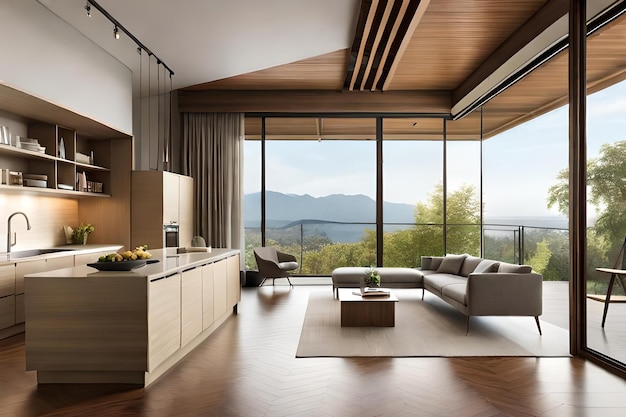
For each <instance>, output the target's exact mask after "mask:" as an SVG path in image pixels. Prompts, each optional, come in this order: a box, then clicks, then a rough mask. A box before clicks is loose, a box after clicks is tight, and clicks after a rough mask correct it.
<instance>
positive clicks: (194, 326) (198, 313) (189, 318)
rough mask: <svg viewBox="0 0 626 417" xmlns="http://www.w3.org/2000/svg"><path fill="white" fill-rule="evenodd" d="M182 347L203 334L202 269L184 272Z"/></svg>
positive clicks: (182, 287)
mask: <svg viewBox="0 0 626 417" xmlns="http://www.w3.org/2000/svg"><path fill="white" fill-rule="evenodd" d="M181 291H182V295H181V311H180V314H181V336H180V339H181V341H180V343H181V346H185V345H187V343H189V342H191V341H192V340H193V339H194V338H195V337H196V336H198V335H199V334H200V333H202V295H203V294H202V268H194V269H190V270H188V271H183V274H182V284H181Z"/></svg>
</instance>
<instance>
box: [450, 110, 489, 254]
mask: <svg viewBox="0 0 626 417" xmlns="http://www.w3.org/2000/svg"><path fill="white" fill-rule="evenodd" d="M480 130H481V111H480V110H476V111H474V112H472V113H470V114H468V115H467V116H465V117H463V118H462V119H459V120H450V121H447V122H446V149H445V154H446V160H445V162H446V177H445V180H446V181H445V193H446V206H445V207H446V239H445V245H446V252H447V253H455V254H458V253H467V254H469V255H473V256H480V253H481V250H480V242H481V236H480V234H481V231H480V226H481V225H480V222H481V214H480V211H481V207H480V202H481V192H482V190H481V169H482V166H481V164H482V160H481V131H480Z"/></svg>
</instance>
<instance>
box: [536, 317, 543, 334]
mask: <svg viewBox="0 0 626 417" xmlns="http://www.w3.org/2000/svg"><path fill="white" fill-rule="evenodd" d="M535 323H537V329H539V336H543V333H541V324H539V316H535Z"/></svg>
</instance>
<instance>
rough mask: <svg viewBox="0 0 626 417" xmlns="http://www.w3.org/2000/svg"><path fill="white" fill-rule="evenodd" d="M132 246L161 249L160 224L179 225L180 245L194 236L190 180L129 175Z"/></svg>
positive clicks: (150, 173) (164, 174)
mask: <svg viewBox="0 0 626 417" xmlns="http://www.w3.org/2000/svg"><path fill="white" fill-rule="evenodd" d="M131 218H132V222H131V227H132V232H131V238H132V245H133V247H135V246H139V245H144V244H147V245H148V247H149V248H151V249H155V248H162V247H163V246H164V241H163V240H164V239H163V225H168V224H174V225H178V226H179V246H189V245H190V244H191V238H192V237H193V236H192V234H193V179H192V178H191V177H186V176H183V175H178V174H174V173H171V172H164V171H133V173H132V216H131Z"/></svg>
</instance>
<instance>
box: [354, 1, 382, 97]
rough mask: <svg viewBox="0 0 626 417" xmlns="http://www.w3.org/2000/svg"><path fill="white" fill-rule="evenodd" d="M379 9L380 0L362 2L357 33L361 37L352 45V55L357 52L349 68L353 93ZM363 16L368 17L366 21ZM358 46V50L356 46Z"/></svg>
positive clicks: (356, 38)
mask: <svg viewBox="0 0 626 417" xmlns="http://www.w3.org/2000/svg"><path fill="white" fill-rule="evenodd" d="M377 8H378V0H366V1H362V2H361V11H360V13H359V15H360V16H361V19H360V20H359V24H358V26H357V33H358V35H359V36H357V37H355V39H354V42H353V45H352V55H354V53H355V49H356V50H357V52H356V57H355V59H354V63H352V62H351V63H350V64H349V67H348V74H347V76H348V77H349V80H350V81H349V83H348V90H350V91H352V90H353V89H354V84H355V83H356V80H357V78H358V76H359V69H360V68H361V64H362V62H363V55H364V54H365V45H366V44H367V38H368V36H369V33H370V31H371V30H372V22H373V21H374V17H375V16H376V9H377ZM363 16H367V18H365V19H364V20H363V19H362V18H363ZM357 45H358V48H356V46H357Z"/></svg>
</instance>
